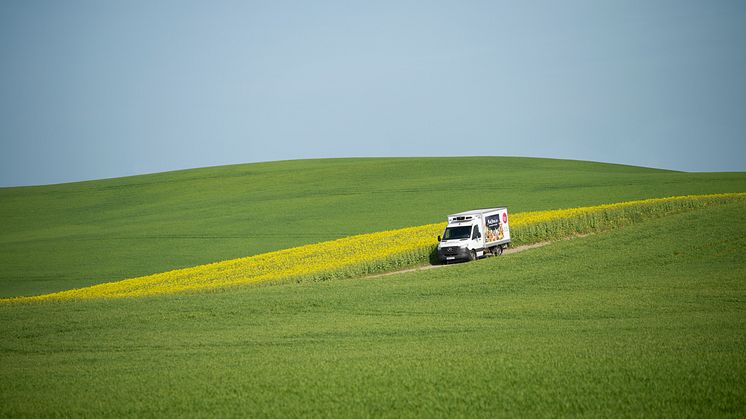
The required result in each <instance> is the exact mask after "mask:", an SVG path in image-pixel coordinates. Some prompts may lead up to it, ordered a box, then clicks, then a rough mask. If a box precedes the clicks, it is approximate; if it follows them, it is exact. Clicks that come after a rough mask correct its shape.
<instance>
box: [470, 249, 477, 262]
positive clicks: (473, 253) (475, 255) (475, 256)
mask: <svg viewBox="0 0 746 419" xmlns="http://www.w3.org/2000/svg"><path fill="white" fill-rule="evenodd" d="M476 258H477V251H476V250H471V251H469V260H470V261H472V260H475V259H476Z"/></svg>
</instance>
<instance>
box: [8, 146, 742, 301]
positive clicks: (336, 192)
mask: <svg viewBox="0 0 746 419" xmlns="http://www.w3.org/2000/svg"><path fill="white" fill-rule="evenodd" d="M743 191H746V174H744V173H680V172H671V171H663V170H654V169H645V168H639V167H631V166H620V165H611V164H603V163H593V162H578V161H567V160H551V159H533V158H506V157H502V158H501V157H481V158H401V159H393V158H385V159H332V160H303V161H287V162H274V163H260V164H246V165H236V166H223V167H214V168H205V169H195V170H186V171H179V172H170V173H160V174H153V175H145V176H135V177H128V178H120V179H110V180H101V181H92V182H81V183H72V184H63V185H52V186H39V187H25V188H4V189H1V188H0V220H2V221H0V223H1V224H0V297H8V296H16V295H32V294H41V293H47V292H53V291H59V290H63V289H69V288H76V287H82V286H87V285H91V284H95V283H100V282H106V281H112V280H117V279H122V278H128V277H134V276H141V275H145V274H150V273H155V272H162V271H166V270H171V269H176V268H182V267H188V266H194V265H198V264H203V263H208V262H214V261H218V260H225V259H232V258H237V257H242V256H248V255H253V254H258V253H263V252H267V251H271V250H277V249H283V248H287V247H291V246H297V245H301V244H308V243H315V242H319V241H323V240H330V239H335V238H339V237H343V236H349V235H353V234H359V233H366V232H373V231H381V230H386V229H393V228H400V227H407V226H412V225H421V224H427V223H432V222H439V221H442V220H444V219H445V215H446V214H448V213H452V212H456V211H461V210H464V209H469V208H475V207H485V206H494V205H508V206H509V207H510V210H511V211H513V212H516V211H528V210H540V209H551V208H562V207H575V206H584V205H593V204H601V203H610V202H618V201H623V200H632V199H642V198H650V197H662V196H671V195H684V194H702V193H717V192H743Z"/></svg>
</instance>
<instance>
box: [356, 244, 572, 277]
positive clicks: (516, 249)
mask: <svg viewBox="0 0 746 419" xmlns="http://www.w3.org/2000/svg"><path fill="white" fill-rule="evenodd" d="M583 236H585V235H583ZM578 237H582V236H578ZM565 240H567V239H565ZM551 243H552V242H549V241H546V242H539V243H533V244H525V245H523V246H516V247H508V248H507V249H505V250H504V251H503V255H510V254H513V253H520V252H523V251H524V250H529V249H535V248H537V247H544V246H546V245H548V244H551ZM491 257H494V256H491ZM459 264H460V263H454V264H450V265H445V264H444V265H423V266H417V267H414V268H406V269H400V270H398V271H390V272H386V273H382V274H375V275H369V276H366V277H364V279H373V278H380V277H382V276H389V275H397V274H402V273H405V272H417V271H429V270H430V269H438V268H445V267H446V266H456V265H459Z"/></svg>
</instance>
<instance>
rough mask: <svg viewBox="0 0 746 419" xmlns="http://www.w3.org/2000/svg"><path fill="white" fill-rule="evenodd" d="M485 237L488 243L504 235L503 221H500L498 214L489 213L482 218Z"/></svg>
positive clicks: (500, 238)
mask: <svg viewBox="0 0 746 419" xmlns="http://www.w3.org/2000/svg"><path fill="white" fill-rule="evenodd" d="M484 231H485V232H486V233H485V239H486V241H487V242H488V243H490V242H496V241H498V240H502V239H503V237H505V233H504V232H503V223H501V222H500V214H495V215H490V216H488V217H485V218H484Z"/></svg>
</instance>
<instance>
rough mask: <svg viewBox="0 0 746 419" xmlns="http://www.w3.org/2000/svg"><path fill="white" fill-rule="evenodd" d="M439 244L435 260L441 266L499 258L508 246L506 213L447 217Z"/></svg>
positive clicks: (486, 211) (481, 211) (475, 212)
mask: <svg viewBox="0 0 746 419" xmlns="http://www.w3.org/2000/svg"><path fill="white" fill-rule="evenodd" d="M438 242H439V243H438V259H439V260H440V261H441V262H443V263H449V262H455V261H459V260H474V259H478V258H481V257H485V256H487V255H500V254H502V251H503V250H504V249H505V248H507V247H508V244H509V243H510V228H509V226H508V210H507V208H485V209H477V210H471V211H465V212H460V213H457V214H452V215H449V216H448V225H447V226H446V228H445V230H444V231H443V236H442V237H438Z"/></svg>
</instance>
